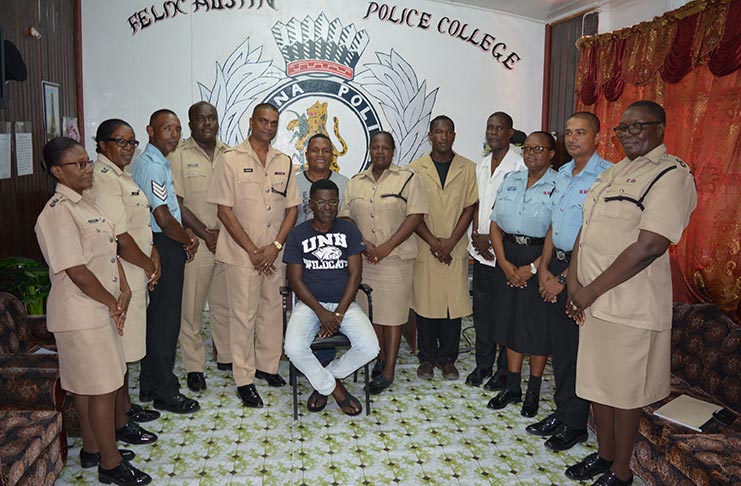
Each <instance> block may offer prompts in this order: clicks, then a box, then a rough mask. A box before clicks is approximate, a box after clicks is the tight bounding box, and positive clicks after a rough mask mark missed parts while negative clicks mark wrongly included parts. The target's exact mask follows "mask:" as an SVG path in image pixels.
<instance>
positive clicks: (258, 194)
mask: <svg viewBox="0 0 741 486" xmlns="http://www.w3.org/2000/svg"><path fill="white" fill-rule="evenodd" d="M263 191H264V189H263V181H262V179H261V178H259V177H257V176H255V175H254V174H253V173H251V172H244V173H241V174H239V175H238V176H237V193H236V194H235V197H236V198H237V199H245V200H250V201H254V200H261V199H262V193H263Z"/></svg>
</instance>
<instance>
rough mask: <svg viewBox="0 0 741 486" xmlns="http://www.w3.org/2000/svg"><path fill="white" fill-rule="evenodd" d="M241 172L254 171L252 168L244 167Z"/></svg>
mask: <svg viewBox="0 0 741 486" xmlns="http://www.w3.org/2000/svg"><path fill="white" fill-rule="evenodd" d="M243 170H244V171H245V172H247V173H249V172H252V171H254V170H255V169H253V168H252V167H245V168H244V169H243Z"/></svg>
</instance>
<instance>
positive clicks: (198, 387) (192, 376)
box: [188, 372, 206, 393]
mask: <svg viewBox="0 0 741 486" xmlns="http://www.w3.org/2000/svg"><path fill="white" fill-rule="evenodd" d="M188 388H189V389H190V391H192V392H195V393H198V392H200V391H203V390H205V389H206V377H205V376H203V373H198V372H191V373H188Z"/></svg>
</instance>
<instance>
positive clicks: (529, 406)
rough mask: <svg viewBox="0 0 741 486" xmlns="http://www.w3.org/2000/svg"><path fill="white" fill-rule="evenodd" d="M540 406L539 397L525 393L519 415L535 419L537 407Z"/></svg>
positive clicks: (531, 393)
mask: <svg viewBox="0 0 741 486" xmlns="http://www.w3.org/2000/svg"><path fill="white" fill-rule="evenodd" d="M539 406H540V395H536V394H535V393H533V392H527V393H525V400H523V402H522V410H520V415H522V416H523V417H535V416H536V415H537V414H538V407H539Z"/></svg>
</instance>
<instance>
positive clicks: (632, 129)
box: [612, 121, 664, 135]
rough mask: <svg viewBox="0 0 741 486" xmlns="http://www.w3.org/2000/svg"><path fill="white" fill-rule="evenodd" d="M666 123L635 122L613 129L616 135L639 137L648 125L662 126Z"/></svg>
mask: <svg viewBox="0 0 741 486" xmlns="http://www.w3.org/2000/svg"><path fill="white" fill-rule="evenodd" d="M662 123H664V122H660V121H650V122H635V123H631V124H630V125H618V126H616V127H615V128H613V129H612V131H613V132H615V135H624V134H625V132H628V133H630V134H631V135H638V134H639V133H641V132H642V131H643V127H645V126H646V125H661V124H662Z"/></svg>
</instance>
